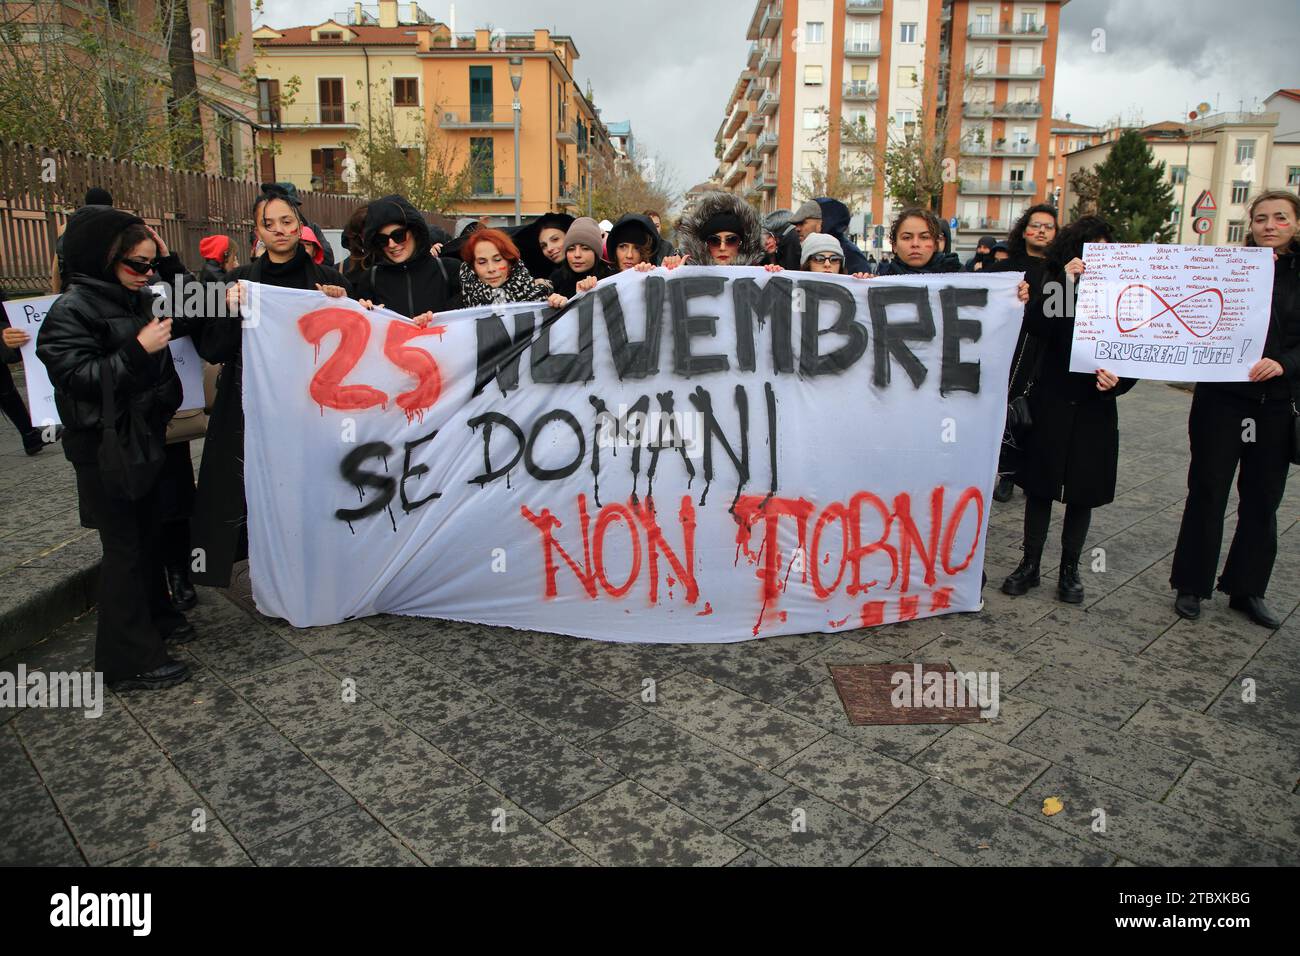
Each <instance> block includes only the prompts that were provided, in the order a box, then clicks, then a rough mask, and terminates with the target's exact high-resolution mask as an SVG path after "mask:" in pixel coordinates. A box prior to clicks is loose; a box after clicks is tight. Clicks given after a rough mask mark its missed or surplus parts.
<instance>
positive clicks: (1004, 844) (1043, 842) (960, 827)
mask: <svg viewBox="0 0 1300 956" xmlns="http://www.w3.org/2000/svg"><path fill="white" fill-rule="evenodd" d="M1031 789H1034V788H1031ZM877 823H878V824H879V825H880V826H882V827H884V828H885V829H886V830H888V831H889V832H890V833H891V834H893V835H895V836H898V837H901V838H903V839H905V840H907V841H908V842H910V843H914V844H916V845H917V846H920V847H924V848H925V849H927V850H930V851H931V852H933V853H936V854H938V855H939V856H941V857H943V858H944V859H947V860H951V861H953V862H954V863H957V864H959V865H962V866H1107V865H1108V864H1110V863H1111V862H1112V861H1113V860H1114V859H1115V857H1114V855H1113V854H1112V853H1110V852H1108V851H1106V850H1104V849H1099V848H1097V847H1095V846H1090V845H1089V844H1088V843H1087V842H1086V841H1084V840H1081V839H1078V838H1076V837H1073V836H1069V835H1066V834H1063V833H1060V832H1059V831H1057V830H1055V829H1053V828H1052V827H1050V826H1048V825H1046V824H1044V823H1040V822H1038V821H1037V820H1032V819H1027V818H1026V817H1025V816H1024V815H1023V814H1020V813H1016V812H1015V811H1014V810H1010V809H1008V808H1006V807H1004V806H1000V805H999V804H996V803H993V802H992V801H989V800H986V799H985V798H983V797H980V796H976V795H975V794H973V793H971V792H970V791H968V790H963V789H961V788H960V787H956V786H953V785H952V784H950V783H944V782H943V781H941V780H928V781H926V782H925V783H924V784H923V785H922V786H921V787H919V788H918V789H916V790H914V791H913V792H912V793H911V794H909V795H908V796H907V797H905V798H904V799H903V800H902V801H900V802H899V803H898V804H897V805H896V806H895V807H894V808H893V809H891V810H890V811H889V812H888V813H886V814H885V815H884V816H883V817H881V818H880V819H879V820H878V821H877Z"/></svg>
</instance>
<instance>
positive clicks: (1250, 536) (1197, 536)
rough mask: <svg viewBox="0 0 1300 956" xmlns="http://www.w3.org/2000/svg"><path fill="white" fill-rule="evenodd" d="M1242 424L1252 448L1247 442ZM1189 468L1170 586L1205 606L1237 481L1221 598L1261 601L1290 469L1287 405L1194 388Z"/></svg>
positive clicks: (1274, 554)
mask: <svg viewBox="0 0 1300 956" xmlns="http://www.w3.org/2000/svg"><path fill="white" fill-rule="evenodd" d="M1246 422H1253V423H1254V436H1253V437H1254V441H1245V440H1243V438H1244V437H1245V436H1246V430H1247V425H1246V424H1244V423H1246ZM1187 432H1188V435H1189V436H1190V438H1191V445H1192V463H1191V466H1190V467H1189V468H1188V469H1187V503H1186V504H1185V505H1184V506H1183V523H1182V526H1181V527H1180V528H1179V530H1178V545H1177V547H1176V548H1175V550H1174V567H1173V573H1172V574H1171V575H1170V576H1169V584H1170V585H1171V586H1172V587H1173V588H1174V589H1175V590H1177V591H1180V592H1188V593H1191V594H1195V595H1197V596H1198V597H1200V598H1202V599H1204V598H1208V597H1210V596H1211V594H1212V593H1213V588H1214V572H1215V569H1216V568H1218V566H1219V551H1220V549H1221V548H1222V547H1223V514H1224V511H1225V510H1226V509H1227V506H1228V493H1229V491H1230V490H1231V489H1232V476H1233V474H1234V473H1236V474H1237V492H1238V497H1239V499H1240V501H1239V503H1238V505H1237V530H1236V532H1235V533H1234V534H1233V536H1232V546H1231V547H1230V548H1229V549H1228V561H1227V563H1226V564H1224V566H1223V575H1222V576H1221V577H1220V578H1219V590H1220V591H1222V592H1224V593H1225V594H1230V595H1234V596H1241V597H1263V596H1264V592H1265V591H1267V590H1268V581H1269V578H1270V577H1272V575H1273V562H1274V560H1275V559H1276V558H1277V509H1278V507H1279V506H1280V505H1281V503H1282V495H1283V494H1284V493H1285V491H1286V475H1287V471H1288V470H1289V469H1290V467H1291V462H1290V460H1289V459H1290V449H1291V404H1290V402H1287V401H1285V400H1269V401H1266V402H1263V403H1260V402H1252V401H1250V400H1249V399H1245V398H1240V397H1238V396H1236V395H1233V394H1231V393H1229V392H1224V391H1221V390H1217V389H1206V388H1199V387H1198V388H1197V389H1196V394H1195V395H1194V396H1193V397H1192V411H1191V415H1190V416H1189V418H1188V421H1187Z"/></svg>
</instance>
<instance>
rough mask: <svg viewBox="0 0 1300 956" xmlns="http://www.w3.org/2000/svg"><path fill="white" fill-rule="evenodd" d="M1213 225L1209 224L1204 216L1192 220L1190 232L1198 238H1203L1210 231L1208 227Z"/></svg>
mask: <svg viewBox="0 0 1300 956" xmlns="http://www.w3.org/2000/svg"><path fill="white" fill-rule="evenodd" d="M1213 225H1214V223H1212V222H1210V220H1208V219H1206V218H1205V217H1204V216H1201V217H1199V218H1197V219H1193V220H1192V232H1194V233H1196V234H1197V235H1198V236H1203V235H1205V234H1206V233H1207V232H1209V231H1210V227H1211V226H1213Z"/></svg>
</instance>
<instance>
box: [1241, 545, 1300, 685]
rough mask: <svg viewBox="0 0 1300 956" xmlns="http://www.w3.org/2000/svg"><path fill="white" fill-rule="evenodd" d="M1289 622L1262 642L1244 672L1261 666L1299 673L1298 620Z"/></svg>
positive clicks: (1299, 635) (1299, 623) (1299, 632)
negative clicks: (1262, 644)
mask: <svg viewBox="0 0 1300 956" xmlns="http://www.w3.org/2000/svg"><path fill="white" fill-rule="evenodd" d="M1297 540H1300V538H1297ZM1291 620H1292V621H1294V622H1295V623H1284V624H1283V625H1282V629H1281V630H1279V631H1277V632H1276V633H1275V634H1274V635H1273V636H1272V637H1270V638H1269V639H1268V640H1267V641H1265V642H1264V646H1263V647H1261V648H1260V649H1259V651H1258V653H1256V654H1255V656H1254V657H1252V658H1251V659H1250V663H1249V664H1247V665H1246V670H1249V669H1250V668H1251V667H1252V666H1258V665H1262V666H1264V667H1276V668H1282V669H1289V670H1293V671H1300V618H1297V617H1295V616H1293V617H1292V619H1291Z"/></svg>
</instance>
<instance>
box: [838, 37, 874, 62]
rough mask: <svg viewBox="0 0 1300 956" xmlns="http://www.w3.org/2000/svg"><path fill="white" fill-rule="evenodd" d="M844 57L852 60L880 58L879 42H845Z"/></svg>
mask: <svg viewBox="0 0 1300 956" xmlns="http://www.w3.org/2000/svg"><path fill="white" fill-rule="evenodd" d="M844 55H845V56H846V57H847V58H848V59H850V60H867V59H871V58H873V57H878V56H880V41H879V40H845V41H844Z"/></svg>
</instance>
